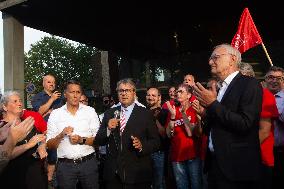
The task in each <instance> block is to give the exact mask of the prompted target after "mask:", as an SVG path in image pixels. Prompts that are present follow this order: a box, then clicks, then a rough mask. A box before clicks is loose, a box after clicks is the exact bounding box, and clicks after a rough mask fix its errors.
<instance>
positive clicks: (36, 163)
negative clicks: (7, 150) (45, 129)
mask: <svg viewBox="0 0 284 189" xmlns="http://www.w3.org/2000/svg"><path fill="white" fill-rule="evenodd" d="M0 109H1V110H2V113H3V119H2V120H1V122H3V123H7V122H13V121H15V122H20V121H21V119H22V116H23V114H24V111H23V104H22V100H21V98H20V94H19V93H18V92H15V91H9V92H6V93H5V94H4V95H3V96H2V97H1V101H0ZM45 139H46V137H45V135H44V134H40V131H39V130H38V129H37V128H36V127H34V128H33V129H32V131H31V132H30V133H29V134H28V135H27V137H26V138H25V139H23V140H22V141H20V142H18V143H17V145H16V147H15V148H14V150H13V152H12V157H11V158H12V160H11V161H10V162H9V163H8V165H7V167H6V168H5V169H4V170H3V172H2V173H1V175H0V183H1V187H3V188H11V189H19V188H21V189H32V188H33V189H35V188H36V189H46V188H47V177H46V173H45V171H44V166H43V165H44V164H43V161H41V160H42V159H43V158H45V157H46V156H47V153H46V148H45V147H46V144H45Z"/></svg>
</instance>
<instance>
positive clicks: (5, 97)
mask: <svg viewBox="0 0 284 189" xmlns="http://www.w3.org/2000/svg"><path fill="white" fill-rule="evenodd" d="M14 95H16V96H19V97H21V95H20V93H19V92H17V91H6V92H4V94H3V95H2V97H1V100H0V112H3V111H4V109H3V106H6V105H7V104H8V102H9V100H10V97H11V96H14Z"/></svg>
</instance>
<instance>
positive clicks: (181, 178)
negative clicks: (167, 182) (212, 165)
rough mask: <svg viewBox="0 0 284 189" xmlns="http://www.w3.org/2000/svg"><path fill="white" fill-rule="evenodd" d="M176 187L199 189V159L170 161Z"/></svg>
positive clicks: (200, 176)
mask: <svg viewBox="0 0 284 189" xmlns="http://www.w3.org/2000/svg"><path fill="white" fill-rule="evenodd" d="M172 165H173V171H174V176H175V179H176V184H177V189H184V188H191V189H201V178H202V174H201V160H200V159H199V158H195V159H192V160H186V161H181V162H172Z"/></svg>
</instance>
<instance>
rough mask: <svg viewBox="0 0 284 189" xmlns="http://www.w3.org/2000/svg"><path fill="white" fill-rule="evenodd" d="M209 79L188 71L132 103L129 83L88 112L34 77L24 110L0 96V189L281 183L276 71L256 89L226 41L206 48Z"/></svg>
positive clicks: (281, 77) (72, 93)
mask: <svg viewBox="0 0 284 189" xmlns="http://www.w3.org/2000/svg"><path fill="white" fill-rule="evenodd" d="M209 65H210V67H211V74H212V75H211V76H208V78H209V79H208V82H207V83H206V84H205V85H204V84H201V83H200V82H197V81H195V77H194V74H192V73H191V74H187V75H185V76H184V80H183V82H181V83H180V84H179V85H178V86H169V88H168V97H164V96H162V94H161V92H160V89H159V88H157V87H155V86H151V87H149V88H148V90H147V94H146V96H145V100H146V104H145V105H143V104H141V103H140V102H138V99H137V96H136V86H135V83H134V82H133V80H132V79H129V78H125V79H122V80H120V81H118V83H117V88H116V90H117V96H118V102H117V103H116V102H115V101H114V98H113V96H111V95H104V96H103V98H102V100H103V105H104V113H103V114H100V115H99V114H98V113H97V112H96V110H95V108H94V107H91V106H89V104H88V97H87V96H86V95H85V94H84V92H83V91H84V90H83V89H82V87H81V84H80V82H78V81H75V80H69V81H67V82H66V84H65V87H64V92H63V94H61V93H60V92H59V91H57V90H56V81H55V77H54V76H52V75H50V74H48V75H45V76H44V78H43V88H44V90H43V91H42V92H40V93H38V94H37V95H35V96H34V98H33V101H32V105H33V110H32V111H30V110H25V109H23V104H22V100H21V97H20V94H19V93H18V92H16V91H7V92H5V93H4V95H3V96H2V97H1V101H0V110H1V123H0V124H1V126H0V142H1V145H0V152H1V153H0V183H1V187H3V188H12V189H14V188H15V189H16V188H17V189H19V188H23V189H40V188H43V189H47V188H48V189H51V188H53V189H57V188H58V189H74V188H77V189H79V188H82V189H99V188H100V189H114V188H118V189H140V188H141V189H147V188H149V189H150V188H153V189H175V188H176V189H188V188H190V189H207V188H208V189H254V188H255V189H270V188H280V187H281V186H282V182H281V181H282V180H281V179H283V178H284V69H283V68H281V67H277V66H272V67H270V69H269V70H268V71H267V73H266V75H265V80H264V81H262V82H260V81H259V80H257V79H256V78H255V74H254V71H253V68H252V66H251V65H250V64H247V63H242V62H241V54H240V52H239V51H238V50H237V49H235V48H234V47H232V46H231V45H229V44H221V45H218V46H216V47H215V48H214V49H213V52H212V54H211V56H210V58H209Z"/></svg>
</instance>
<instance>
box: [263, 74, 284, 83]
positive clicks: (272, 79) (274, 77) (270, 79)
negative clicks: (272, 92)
mask: <svg viewBox="0 0 284 189" xmlns="http://www.w3.org/2000/svg"><path fill="white" fill-rule="evenodd" d="M265 79H266V80H267V81H274V80H276V81H278V82H279V81H283V80H284V77H281V76H273V75H268V76H266V77H265Z"/></svg>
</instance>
